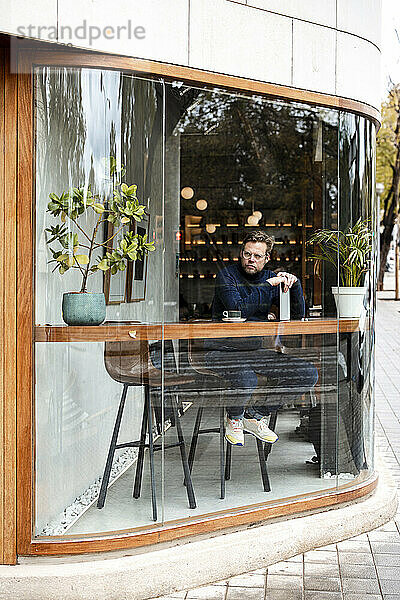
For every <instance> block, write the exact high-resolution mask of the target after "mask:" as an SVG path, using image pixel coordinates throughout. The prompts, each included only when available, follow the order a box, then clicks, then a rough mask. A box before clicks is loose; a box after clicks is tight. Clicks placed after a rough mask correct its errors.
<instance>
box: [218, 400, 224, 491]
mask: <svg viewBox="0 0 400 600" xmlns="http://www.w3.org/2000/svg"><path fill="white" fill-rule="evenodd" d="M224 417H225V408H224V407H223V406H221V409H220V413H219V464H220V478H221V496H220V498H221V500H223V499H224V498H225V453H224V445H225V424H224Z"/></svg>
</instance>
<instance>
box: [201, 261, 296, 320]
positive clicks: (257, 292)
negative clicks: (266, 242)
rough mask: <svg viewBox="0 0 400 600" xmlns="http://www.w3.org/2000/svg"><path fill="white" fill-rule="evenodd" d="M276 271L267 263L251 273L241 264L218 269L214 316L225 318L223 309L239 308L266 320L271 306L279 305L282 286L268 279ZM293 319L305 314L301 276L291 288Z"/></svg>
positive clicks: (244, 313)
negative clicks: (268, 267) (275, 284)
mask: <svg viewBox="0 0 400 600" xmlns="http://www.w3.org/2000/svg"><path fill="white" fill-rule="evenodd" d="M272 277H276V273H274V272H273V271H269V270H268V269H266V268H265V267H264V269H263V270H262V271H260V272H259V273H256V274H255V275H248V274H247V273H246V272H245V271H244V270H243V269H242V267H241V265H240V264H238V265H229V266H228V267H225V268H224V269H221V271H220V272H219V273H218V275H217V278H216V284H215V292H214V300H213V303H212V318H213V320H214V321H219V320H221V319H222V313H223V311H224V310H240V311H241V313H242V317H244V318H246V319H247V320H248V321H266V320H267V317H268V313H269V312H270V311H271V307H272V306H276V307H277V308H279V286H272V285H271V284H270V283H268V281H267V279H271V278H272ZM290 315H291V319H301V318H303V317H304V298H303V290H302V288H301V283H300V281H299V280H297V281H296V283H295V284H294V285H293V286H292V287H291V289H290Z"/></svg>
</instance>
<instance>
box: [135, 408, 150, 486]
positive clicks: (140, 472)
mask: <svg viewBox="0 0 400 600" xmlns="http://www.w3.org/2000/svg"><path fill="white" fill-rule="evenodd" d="M146 433H147V406H146V400H145V402H144V405H143V417H142V427H141V430H140V441H139V454H138V459H137V463H136V473H135V483H134V486H133V493H132V496H133V498H139V497H140V491H141V487H142V477H143V463H144V449H145V447H146Z"/></svg>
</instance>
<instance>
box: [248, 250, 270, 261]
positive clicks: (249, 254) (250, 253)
mask: <svg viewBox="0 0 400 600" xmlns="http://www.w3.org/2000/svg"><path fill="white" fill-rule="evenodd" d="M242 255H243V258H245V259H246V260H247V259H249V258H251V257H252V256H254V260H257V261H259V260H262V259H263V258H265V257H266V256H268V255H267V254H254V252H248V251H247V250H243V252H242Z"/></svg>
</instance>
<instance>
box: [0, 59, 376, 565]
mask: <svg viewBox="0 0 400 600" xmlns="http://www.w3.org/2000/svg"><path fill="white" fill-rule="evenodd" d="M3 58H5V60H4V64H6V62H7V61H8V59H9V57H8V56H7V57H3ZM17 61H18V75H13V74H11V73H10V71H9V69H8V68H7V67H6V68H5V71H3V75H1V74H0V86H1V89H2V93H3V96H2V101H0V104H2V103H4V105H5V106H7V104H6V102H5V98H6V99H7V102H8V106H9V107H11V108H9V110H8V112H5V114H6V121H8V123H9V124H8V125H7V122H4V117H2V119H3V120H2V122H1V123H0V136H1V137H2V139H3V143H4V147H5V148H6V151H5V153H4V156H7V159H6V160H4V161H3V163H2V164H1V165H0V172H2V171H5V177H4V181H5V184H4V186H3V189H2V191H3V195H4V204H5V205H6V204H7V203H6V202H5V200H6V199H7V200H8V203H9V208H8V216H7V217H6V222H2V223H1V224H0V229H1V231H0V233H4V236H5V238H4V239H5V240H6V241H7V240H9V242H10V244H11V245H10V246H9V250H7V252H8V255H7V256H5V255H4V253H3V254H2V255H1V256H2V260H3V262H5V261H8V263H9V264H12V263H13V262H14V263H15V266H14V267H10V268H9V269H7V270H5V271H2V270H0V273H1V275H0V278H1V279H2V281H0V283H2V284H3V286H2V289H3V290H6V291H5V292H3V295H2V298H1V301H2V305H1V306H2V308H3V307H5V306H7V311H10V309H12V308H13V307H15V308H16V319H15V320H13V318H11V319H10V320H9V318H8V317H7V325H8V324H10V326H9V327H8V328H7V334H6V335H7V336H8V346H7V352H6V355H7V360H8V361H9V364H10V365H11V366H10V367H9V369H8V371H7V372H5V375H4V377H3V380H2V390H0V391H2V392H3V398H5V399H6V400H7V401H9V404H8V408H7V409H6V408H5V407H4V406H3V405H1V404H0V417H1V416H2V417H3V430H2V431H3V438H2V437H1V436H2V431H1V430H0V442H2V441H3V445H4V451H3V462H4V465H5V474H6V475H5V478H4V479H5V483H4V482H3V495H2V499H3V502H2V501H1V499H0V517H1V513H3V515H2V516H3V527H2V532H1V531H0V551H1V554H0V562H1V558H3V562H5V563H7V562H8V563H12V562H16V556H17V553H18V554H20V555H56V554H79V553H86V552H100V551H109V550H114V549H125V548H132V547H135V546H144V545H149V544H156V543H159V542H164V541H170V540H173V539H178V538H180V537H184V536H190V535H196V534H199V533H202V534H204V533H205V532H211V531H216V530H220V529H225V528H228V527H238V526H240V525H246V524H252V523H257V522H261V521H264V520H266V519H271V518H276V517H283V516H289V515H296V514H299V513H302V512H305V511H307V512H308V511H312V510H321V509H324V508H328V507H332V506H337V505H339V504H342V503H345V502H349V501H352V500H355V499H358V498H361V497H363V496H366V495H368V494H369V493H371V492H372V491H373V490H374V489H375V487H376V485H377V474H376V473H372V474H371V475H370V477H369V478H368V479H366V480H364V481H362V482H361V483H358V484H354V482H352V484H347V485H344V486H341V487H340V488H335V489H333V490H325V491H323V492H318V493H314V494H309V495H307V494H305V495H301V496H297V497H290V498H286V499H281V500H279V501H275V502H265V503H262V504H257V505H252V506H248V507H241V508H240V509H237V510H228V511H226V510H225V511H220V512H214V513H212V514H207V515H203V516H200V517H193V518H190V519H187V520H185V521H183V520H182V521H174V522H169V523H167V524H166V525H154V526H149V527H148V528H147V529H143V528H141V529H140V530H139V529H131V530H129V531H126V530H124V531H113V532H104V533H102V534H101V535H99V537H93V536H86V537H85V536H73V537H61V536H60V537H54V538H45V539H33V525H34V462H33V460H34V437H35V435H34V434H35V431H34V383H35V380H34V377H35V370H34V352H33V344H34V337H33V332H34V320H33V316H34V305H33V299H34V280H33V273H34V258H35V256H34V236H33V233H34V201H35V185H34V182H35V148H34V106H33V69H34V67H35V66H60V67H63V66H69V67H77V68H84V67H86V68H102V69H115V70H118V71H122V72H129V73H131V74H135V75H142V76H143V75H146V76H154V77H162V78H163V79H165V80H166V81H171V80H180V81H183V82H185V83H188V84H189V85H199V86H213V87H218V88H223V89H226V90H229V91H235V92H240V93H251V94H253V93H254V94H259V95H262V96H265V97H268V98H270V99H282V100H285V101H293V102H302V103H307V104H310V105H318V106H323V107H330V108H335V109H338V110H344V111H350V112H352V113H356V114H360V115H362V116H363V117H366V118H368V119H370V120H372V121H374V123H375V124H377V125H378V126H379V112H378V111H377V110H376V109H374V108H373V107H371V106H369V105H367V104H364V103H362V102H357V101H354V100H350V99H347V98H340V97H338V96H332V95H327V94H322V93H318V92H311V91H306V90H302V89H296V88H292V87H287V86H282V85H275V84H270V83H264V82H261V81H254V80H251V79H246V78H243V77H234V76H228V75H223V74H219V73H214V72H211V71H204V70H199V69H192V68H189V67H182V66H177V65H173V64H166V63H161V62H155V61H150V60H142V59H136V58H129V57H123V56H112V55H107V54H99V53H94V52H84V51H74V50H71V49H68V50H65V49H64V48H62V49H56V50H54V51H49V50H37V47H35V48H33V49H27V48H26V47H25V48H23V49H22V50H20V51H19V52H18V58H17ZM4 82H5V83H4ZM4 110H6V109H4ZM17 199H18V202H17ZM13 211H14V213H15V212H16V214H17V225H16V228H15V227H14V229H13V228H12V227H13V224H14V223H15V217H14V221H13V214H14V213H13ZM7 219H8V220H7ZM7 223H8V224H7ZM10 223H11V225H10ZM7 228H8V229H7ZM5 245H7V244H5ZM17 249H18V250H17ZM14 255H15V259H16V261H14ZM17 274H18V276H17ZM17 298H18V302H16V299H17ZM2 318H3V321H4V319H5V313H4V311H3V312H2ZM4 329H6V328H4ZM4 335H5V334H3V341H4ZM13 359H14V360H13ZM13 386H14V388H13ZM15 387H16V389H15ZM13 389H14V392H13ZM6 392H7V393H6ZM14 398H16V399H17V401H16V406H15V403H14ZM5 426H7V427H8V432H9V433H8V438H7V439H8V440H10V436H11V439H12V440H14V441H13V442H9V443H5V438H4V430H5ZM10 432H11V434H10ZM6 454H7V456H6ZM15 454H16V461H15ZM13 457H14V458H13ZM16 462H17V465H18V469H16V466H15V463H16ZM0 466H1V461H0ZM15 473H16V475H15ZM15 476H16V482H17V483H16V486H15V485H13V482H15ZM7 482H8V483H7ZM4 485H7V486H8V487H7V500H6V501H5V500H4V499H5V497H6V494H5V493H4V489H5V487H4ZM1 491H2V482H1V481H0V492H1ZM6 509H7V511H8V513H7V514H8V515H9V516H8V517H7V518H5V516H4V514H5V512H6ZM10 515H11V516H10ZM15 524H16V527H17V529H16V532H15Z"/></svg>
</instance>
